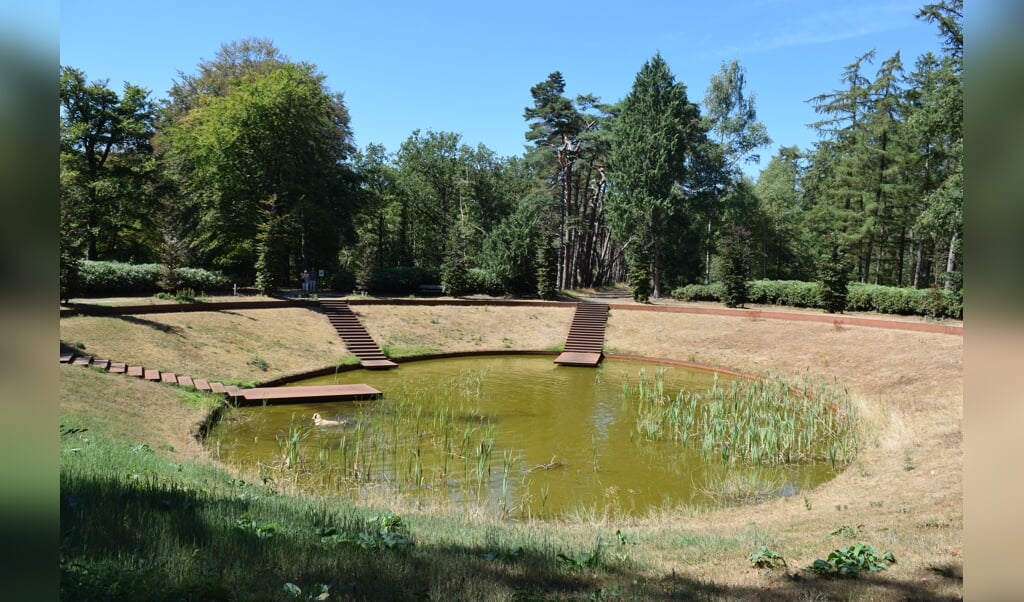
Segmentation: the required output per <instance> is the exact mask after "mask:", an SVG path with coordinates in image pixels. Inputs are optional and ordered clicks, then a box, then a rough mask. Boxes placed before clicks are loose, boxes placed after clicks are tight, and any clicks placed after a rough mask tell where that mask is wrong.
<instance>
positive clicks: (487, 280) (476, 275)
mask: <svg viewBox="0 0 1024 602" xmlns="http://www.w3.org/2000/svg"><path fill="white" fill-rule="evenodd" d="M466 277H467V279H468V284H467V286H468V289H469V292H468V293H467V294H471V295H472V294H480V295H492V296H498V295H502V294H505V293H506V292H511V291H506V290H504V287H502V285H501V280H500V279H499V278H498V276H497V275H496V274H494V273H492V272H490V271H488V270H485V269H483V268H469V271H468V272H467V273H466Z"/></svg>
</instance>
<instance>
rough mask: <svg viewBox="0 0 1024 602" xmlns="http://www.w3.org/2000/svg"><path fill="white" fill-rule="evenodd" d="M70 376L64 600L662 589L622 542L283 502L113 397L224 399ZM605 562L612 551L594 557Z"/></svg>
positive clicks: (344, 505)
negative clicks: (641, 576)
mask: <svg viewBox="0 0 1024 602" xmlns="http://www.w3.org/2000/svg"><path fill="white" fill-rule="evenodd" d="M62 377H63V378H64V379H65V380H66V381H67V382H66V384H65V389H64V391H63V392H62V395H63V396H64V401H65V402H66V403H65V404H64V405H62V414H61V429H60V431H61V435H60V487H61V492H60V529H61V543H60V575H61V577H60V587H61V599H64V600H96V599H105V600H180V599H193V600H207V599H233V600H282V599H291V594H290V593H289V592H292V593H294V592H295V591H301V592H304V593H303V594H302V595H303V596H304V595H307V594H309V593H310V592H318V593H322V592H324V591H326V592H327V593H328V598H327V599H331V600H340V599H351V598H356V599H378V600H379V599H386V600H412V599H430V600H451V599H463V600H466V599H473V600H508V599H551V598H548V596H549V595H556V596H557V597H559V598H565V599H574V598H575V599H586V598H587V597H588V596H591V595H592V594H594V593H595V592H597V591H598V590H602V591H603V590H609V591H610V590H611V589H616V588H620V587H621V588H623V589H624V590H625V589H629V590H630V591H634V592H636V593H637V595H639V596H640V597H646V596H645V594H644V592H647V591H649V590H648V588H649V587H651V586H649V585H646V584H635V583H634V581H635V576H632V575H631V573H632V572H635V571H636V570H637V568H636V567H637V565H636V564H635V563H634V562H633V560H631V559H630V560H627V559H625V558H624V557H623V556H622V555H619V554H617V553H614V552H615V550H616V549H617V548H615V546H613V545H612V544H614V542H615V537H614V535H612V534H605V533H601V532H600V531H597V532H595V531H594V530H587V531H586V532H582V533H581V532H575V531H562V530H559V529H551V530H548V529H538V528H536V527H535V525H531V524H520V523H508V524H502V523H500V522H494V521H492V520H488V521H486V524H487V525H488V526H486V528H485V527H481V526H479V524H475V522H476V521H479V520H480V518H479V517H478V518H476V519H471V520H469V522H467V516H466V515H465V514H464V513H455V512H450V513H435V514H423V513H417V512H415V511H414V510H413V509H412V508H409V509H408V510H409V512H406V513H402V512H401V511H400V509H398V510H399V511H397V512H395V513H392V512H393V511H391V510H387V509H385V508H383V507H374V506H371V505H363V506H356V505H353V504H352V503H350V502H346V501H344V500H342V499H340V498H336V497H332V496H313V495H308V494H296V493H289V492H287V491H285V490H284V489H274V488H273V487H270V486H267V485H265V484H264V483H261V482H251V481H247V480H243V479H241V478H239V477H238V476H233V475H232V474H229V473H228V472H226V471H224V470H222V469H220V468H218V467H216V466H214V465H213V464H211V463H208V462H206V461H204V460H187V459H184V457H183V456H182V457H180V456H181V455H180V452H175V451H174V450H173V449H171V446H168V445H165V444H163V443H160V441H161V439H159V438H158V437H159V435H155V434H153V433H151V432H148V431H147V428H146V423H145V422H132V421H131V420H130V419H128V418H126V417H125V416H123V415H120V414H119V413H118V411H119V408H123V406H121V405H118V404H114V405H113V406H101V405H99V402H98V399H97V398H99V397H101V396H108V397H111V398H121V399H124V400H127V401H126V403H130V404H132V405H133V406H134V405H136V404H138V403H146V404H148V406H149V407H152V408H153V409H154V410H161V411H164V412H165V413H167V414H171V413H173V408H174V407H175V406H177V407H179V408H180V407H184V408H192V407H194V406H203V405H204V404H209V403H210V401H209V396H203V395H196V394H188V395H185V394H182V392H181V391H179V390H177V389H174V388H171V387H165V386H162V385H158V384H152V383H143V382H141V381H137V380H135V379H127V378H125V377H117V376H113V375H107V374H98V373H93V372H92V371H89V370H84V369H80V368H74V367H67V368H66V369H64V374H63V375H62ZM71 391H75V392H77V394H78V396H79V397H78V398H77V399H73V400H71V399H68V396H70V395H71ZM136 391H148V392H149V397H148V399H145V400H144V401H143V400H142V399H139V398H137V397H135V395H136V393H135V392H136ZM71 401H73V403H67V402H71ZM94 402H95V405H94ZM189 411H191V410H181V412H182V413H185V414H187V413H188V412H189ZM134 420H144V418H141V417H136V418H135V419H134ZM286 439H287V436H286ZM474 442H476V440H475V439H474ZM460 469H461V467H460ZM473 469H474V466H471V467H470V470H473ZM281 487H285V485H283V484H282V485H281ZM392 501H394V500H392ZM595 542H597V543H595ZM609 546H611V547H609ZM595 551H599V552H607V553H604V554H600V555H599V556H598V557H597V558H591V557H590V556H587V555H588V554H590V555H593V553H594V552H595ZM561 557H565V558H570V559H584V561H581V562H582V566H575V565H573V564H572V563H571V562H569V563H567V562H566V561H564V560H561V559H560V558H561ZM624 572H625V573H630V574H624ZM288 584H291V585H290V586H289V585H288ZM654 587H655V588H657V586H656V585H655V586H654ZM295 588H297V590H296V589H295ZM552 592H554V593H555V594H552ZM300 599H301V598H300Z"/></svg>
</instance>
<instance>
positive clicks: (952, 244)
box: [943, 232, 958, 291]
mask: <svg viewBox="0 0 1024 602" xmlns="http://www.w3.org/2000/svg"><path fill="white" fill-rule="evenodd" d="M957 238H958V237H957V235H956V232H953V236H952V237H951V238H950V240H949V253H947V254H946V284H945V286H944V287H943V288H944V289H945V290H947V291H951V290H953V278H952V275H953V270H955V269H956V243H957Z"/></svg>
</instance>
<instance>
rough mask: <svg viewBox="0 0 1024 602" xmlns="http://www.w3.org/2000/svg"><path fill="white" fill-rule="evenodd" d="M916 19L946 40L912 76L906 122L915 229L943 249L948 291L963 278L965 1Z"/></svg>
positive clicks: (929, 8)
mask: <svg viewBox="0 0 1024 602" xmlns="http://www.w3.org/2000/svg"><path fill="white" fill-rule="evenodd" d="M917 18H919V19H922V20H925V21H928V22H931V23H934V24H936V25H937V26H938V27H939V35H940V36H941V37H942V38H943V41H944V50H945V55H944V56H943V57H942V59H941V61H940V60H938V59H937V58H936V57H934V56H932V55H931V54H926V55H925V56H923V57H921V58H920V59H919V60H918V62H917V68H916V70H915V72H914V73H913V74H912V75H911V81H912V82H913V83H914V84H915V86H914V90H915V92H916V93H915V95H914V96H913V98H912V99H911V104H912V112H911V114H910V117H909V119H908V121H909V125H910V128H911V130H912V131H913V132H914V134H915V135H916V136H917V139H916V140H917V146H918V149H919V156H920V157H922V161H921V164H920V172H921V173H923V174H924V177H923V178H922V185H921V187H920V195H921V198H922V201H923V203H922V204H923V206H924V207H923V209H922V210H921V212H920V214H919V215H918V218H917V221H916V223H915V227H916V228H917V229H919V230H921V231H922V232H923V233H925V234H927V235H929V236H930V237H931V238H932V239H933V240H934V241H936V242H937V243H938V244H936V246H937V247H938V248H939V249H942V250H943V251H944V258H943V259H944V261H942V262H941V263H940V266H941V268H943V269H942V272H943V273H942V278H941V280H942V283H943V286H944V288H945V289H946V290H947V291H949V290H953V289H959V288H961V286H962V280H963V274H962V268H961V267H960V266H962V264H963V258H962V255H963V242H962V241H963V150H964V145H963V107H964V104H963V103H964V100H963V97H964V88H963V43H964V40H963V1H962V0H946V1H943V2H940V3H938V4H927V5H925V6H924V7H923V8H922V9H921V10H920V11H919V12H918V13H917ZM924 247H925V244H921V245H919V246H918V261H917V263H916V265H917V268H916V269H915V272H914V283H915V286H919V285H920V284H927V283H919V279H920V277H921V275H922V272H923V271H924V270H923V265H922V264H923V263H924V262H925V256H924V253H923V251H924Z"/></svg>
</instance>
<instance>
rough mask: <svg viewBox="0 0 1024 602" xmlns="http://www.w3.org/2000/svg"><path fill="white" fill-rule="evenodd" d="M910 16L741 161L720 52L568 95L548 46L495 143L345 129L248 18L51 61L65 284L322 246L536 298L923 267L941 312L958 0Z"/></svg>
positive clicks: (311, 76) (958, 227) (388, 276)
mask: <svg viewBox="0 0 1024 602" xmlns="http://www.w3.org/2000/svg"><path fill="white" fill-rule="evenodd" d="M916 16H917V17H918V18H919V19H921V20H922V21H925V22H928V23H930V24H932V25H933V26H934V27H935V28H936V33H937V34H938V36H939V39H940V40H941V41H942V50H941V52H940V53H939V54H933V53H931V52H927V53H925V54H923V55H921V56H919V57H916V58H915V59H914V60H913V63H912V64H906V65H905V63H904V57H902V56H901V55H900V53H899V52H896V53H895V54H893V55H892V56H888V57H878V56H875V53H874V51H867V52H865V53H863V54H862V55H860V56H857V57H852V59H851V62H850V63H849V64H847V65H846V66H844V67H840V68H838V69H837V71H839V72H840V81H841V83H842V87H840V88H838V89H835V90H832V91H825V92H822V93H821V94H819V95H817V96H815V97H814V98H812V99H811V100H810V101H809V102H810V103H811V104H812V105H813V107H814V110H815V112H816V114H817V115H818V117H819V118H818V120H817V121H816V122H815V123H813V124H809V125H812V126H813V128H814V130H815V132H816V133H817V135H818V140H817V141H816V142H815V143H814V144H813V146H812V148H809V149H799V148H797V147H795V146H789V147H780V148H777V149H776V150H775V152H774V154H772V156H771V159H770V160H769V161H768V163H767V165H766V167H765V168H764V169H763V170H762V171H761V173H760V174H759V175H758V177H757V179H756V180H754V179H752V178H751V177H750V176H749V175H748V174H747V173H746V172H745V171H744V167H745V166H747V165H749V164H750V163H751V162H754V161H758V160H759V158H760V153H761V152H763V151H765V150H766V149H768V148H769V147H770V145H771V138H770V137H769V135H768V132H767V129H766V128H765V126H764V124H763V123H762V122H761V121H760V120H759V119H758V117H757V110H756V106H755V98H756V95H755V93H754V92H753V91H751V90H748V89H747V84H746V70H745V68H744V67H743V66H742V65H741V64H740V62H739V61H738V60H732V61H727V62H723V63H722V66H721V70H720V71H719V72H718V73H716V74H715V75H714V76H713V77H712V78H711V80H710V82H708V84H707V88H706V91H705V94H704V97H703V99H702V101H701V102H697V101H695V99H693V98H691V97H690V91H689V88H688V87H687V86H686V85H685V84H684V83H683V82H680V81H677V80H676V77H675V75H674V74H673V72H672V70H671V68H670V66H669V65H668V64H667V62H666V61H665V59H664V58H663V57H662V56H661V54H660V53H659V54H655V55H654V56H653V57H651V58H650V59H649V60H648V61H646V62H645V63H644V64H643V65H642V66H641V68H640V70H639V71H638V73H637V74H636V78H635V80H634V83H633V86H632V88H631V89H630V90H628V91H625V92H626V93H625V96H624V97H623V98H622V99H621V100H619V101H618V102H614V103H607V102H602V101H601V99H599V98H597V97H595V96H594V95H588V94H583V95H576V96H572V97H570V96H569V95H567V94H566V89H567V85H566V81H565V79H564V77H563V75H562V74H561V73H560V72H558V71H554V72H551V73H550V74H549V75H548V77H547V78H546V79H543V80H542V81H540V82H538V83H537V84H536V85H535V86H533V87H532V88H531V90H530V94H531V98H532V101H533V102H532V104H531V105H530V106H526V107H524V111H523V118H524V125H523V127H524V139H525V141H526V143H527V147H526V148H527V150H526V152H525V153H524V154H523V155H521V156H511V157H503V156H498V155H497V154H496V153H495V152H493V151H491V150H490V149H489V148H487V146H485V145H483V144H479V145H477V146H475V147H471V146H469V145H467V144H465V143H463V141H462V136H461V134H459V133H457V132H450V131H434V130H430V129H427V130H421V129H417V130H414V131H413V132H411V133H410V135H409V136H408V138H407V139H406V140H405V141H404V142H403V143H402V144H401V145H400V147H399V148H398V149H397V150H394V151H391V150H389V149H386V148H385V147H383V146H381V145H378V144H368V145H367V146H365V147H363V148H358V147H357V146H356V145H355V144H354V134H353V131H352V129H351V125H350V124H351V118H350V115H349V111H348V107H347V106H346V103H345V100H344V97H343V96H342V95H341V94H339V93H336V92H333V91H332V90H331V89H329V88H328V86H327V85H326V83H325V80H326V77H325V75H324V74H322V73H320V71H319V70H318V68H317V66H316V65H314V64H311V63H307V62H303V61H296V60H293V59H291V58H289V57H287V56H286V55H285V54H283V53H282V51H281V50H279V49H278V48H277V47H276V46H275V45H274V43H273V42H272V41H271V40H268V39H262V38H247V39H243V40H238V41H233V42H228V43H225V44H223V45H222V47H221V48H220V49H219V50H218V51H217V53H216V55H215V56H214V58H213V59H210V60H204V61H202V62H200V63H199V64H198V65H197V66H196V68H195V70H194V71H192V72H190V73H186V72H184V71H183V72H179V77H178V79H176V80H175V81H174V83H173V86H172V87H171V89H170V91H169V93H168V97H167V98H164V99H158V100H154V99H153V98H151V96H150V93H149V92H148V91H146V90H144V89H142V88H140V87H138V86H135V85H132V84H131V83H128V82H126V83H125V84H124V86H123V88H122V90H121V91H115V90H114V89H112V88H111V87H110V86H109V83H108V82H107V81H106V80H102V79H100V80H90V79H89V77H88V76H87V74H85V73H84V72H82V71H81V70H79V69H76V68H75V67H74V66H71V65H63V66H62V67H61V74H60V77H61V79H60V103H61V107H60V109H61V111H60V115H61V128H60V138H61V162H60V166H61V178H60V193H61V195H60V198H61V221H60V245H61V288H62V291H61V296H62V298H68V297H70V296H74V295H76V294H79V293H81V292H82V291H83V288H88V287H86V286H84V285H85V284H88V283H87V282H83V280H84V279H83V274H87V275H90V278H91V280H90V281H89V282H93V283H94V281H95V280H96V276H95V274H96V271H97V270H100V273H101V275H107V276H109V275H110V274H113V273H116V272H117V270H116V269H115V268H114V267H111V266H112V265H113V266H119V265H120V264H122V263H128V264H159V265H160V266H162V268H161V269H162V274H163V276H162V278H161V282H160V286H161V287H162V288H164V289H166V290H168V291H169V292H177V291H178V290H179V289H181V288H182V287H183V286H184V284H185V283H186V282H193V281H194V279H191V280H190V279H189V278H188V273H187V272H186V271H185V270H186V269H188V268H198V269H202V270H205V271H208V272H210V273H212V274H215V275H216V276H214V277H211V278H209V279H208V280H206V281H203V280H200V282H209V283H210V286H211V287H218V286H224V285H225V283H229V282H230V283H233V284H238V285H239V286H242V287H248V286H254V287H255V288H256V289H258V290H259V291H260V292H263V293H269V292H273V291H274V290H277V289H279V288H284V287H293V286H298V283H299V279H300V275H301V274H302V273H303V272H306V271H312V272H313V273H319V271H320V270H323V271H324V273H325V278H324V279H322V280H321V282H320V286H321V287H323V288H329V289H334V290H339V291H342V292H347V291H349V290H353V289H358V290H367V291H370V292H391V293H396V292H397V293H406V292H409V290H410V288H411V287H415V285H417V284H420V283H426V282H438V281H440V282H443V283H444V285H445V286H446V289H447V291H448V292H449V293H450V294H456V295H464V294H472V293H486V294H511V295H521V296H533V295H537V296H540V297H544V298H550V297H552V296H554V295H555V294H556V292H557V291H558V290H560V289H576V288H596V287H601V286H604V285H607V284H611V283H615V282H624V281H628V282H629V283H630V286H631V288H632V290H633V295H634V298H636V299H637V300H640V301H646V300H647V299H648V298H650V297H654V298H657V297H659V296H662V295H665V294H675V295H677V296H679V295H684V294H685V291H687V290H689V291H691V292H692V291H693V288H692V287H693V286H709V285H712V284H714V283H719V284H725V285H728V284H729V283H730V282H732V281H739V282H741V283H742V282H747V281H749V280H754V279H760V280H784V281H827V280H829V279H831V280H837V281H842V282H843V283H845V281H846V280H850V281H853V282H857V283H863V284H872V285H889V286H895V287H911V288H915V289H927V288H932V289H935V290H937V291H941V292H942V295H943V297H942V298H943V304H944V307H946V308H947V309H946V310H945V311H946V313H953V314H957V313H958V312H959V311H960V310H958V309H956V308H962V291H963V244H962V240H963V127H962V123H963V4H962V1H960V0H951V1H946V2H942V3H938V4H927V5H924V6H923V7H922V8H921V9H920V10H919V11H918V12H917V14H916ZM94 262H104V265H101V266H97V264H95V263H94ZM837 274H838V276H837ZM91 286H95V284H92V285H91ZM687 286H689V287H691V288H689V289H687ZM725 300H726V301H727V303H728V302H730V300H731V301H732V303H730V304H736V303H735V302H736V301H738V302H739V303H738V304H742V302H743V300H744V299H743V298H742V296H741V297H740V298H738V299H737V298H729V297H728V296H726V298H725ZM949 308H954V309H953V311H952V312H950V311H949ZM840 309H841V308H840Z"/></svg>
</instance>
